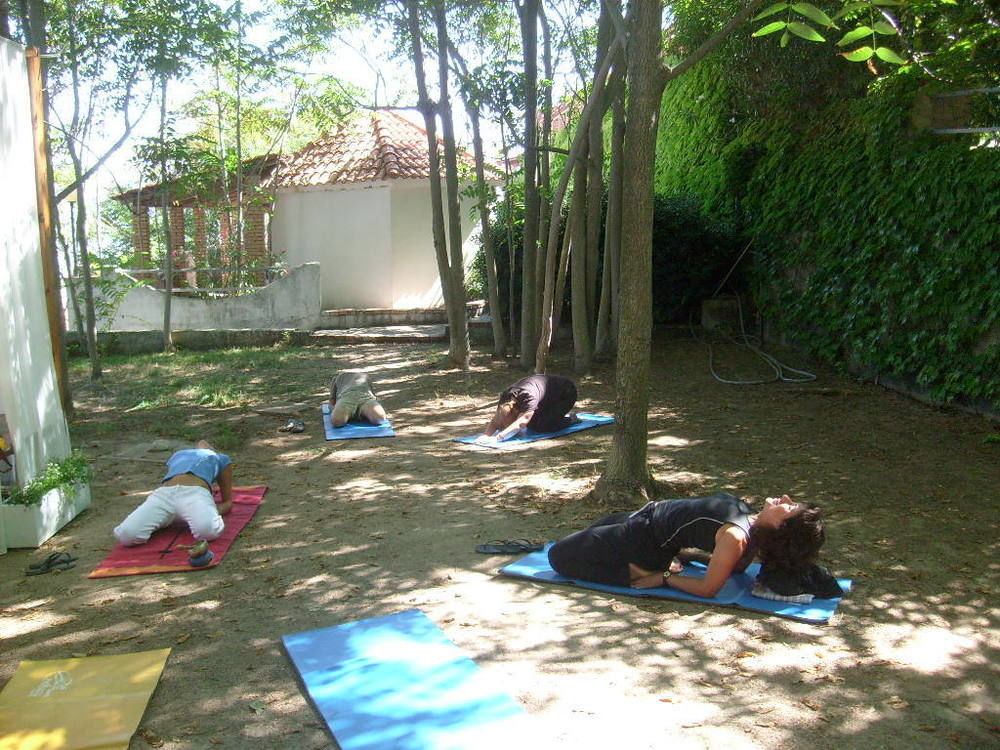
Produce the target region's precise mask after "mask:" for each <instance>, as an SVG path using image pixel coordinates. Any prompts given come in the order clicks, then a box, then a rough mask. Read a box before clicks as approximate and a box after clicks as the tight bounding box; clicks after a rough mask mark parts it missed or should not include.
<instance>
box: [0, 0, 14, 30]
mask: <svg viewBox="0 0 1000 750" xmlns="http://www.w3.org/2000/svg"><path fill="white" fill-rule="evenodd" d="M0 36H2V37H3V38H4V39H11V38H12V37H11V35H10V2H9V1H8V0H0Z"/></svg>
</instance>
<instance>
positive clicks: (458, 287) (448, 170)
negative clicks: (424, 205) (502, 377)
mask: <svg viewBox="0 0 1000 750" xmlns="http://www.w3.org/2000/svg"><path fill="white" fill-rule="evenodd" d="M434 22H435V25H436V27H437V42H438V49H437V55H438V96H439V101H438V111H439V113H440V115H441V135H442V138H443V140H444V170H445V187H446V189H447V196H448V240H449V244H450V246H451V247H450V250H451V274H450V276H449V282H450V283H451V288H452V306H453V307H454V310H453V311H452V313H451V314H450V315H449V316H448V317H449V319H453V320H454V324H453V325H449V326H448V332H449V336H448V347H449V355H450V357H451V360H452V362H454V363H455V364H456V365H458V366H459V367H461V368H463V369H467V368H468V366H469V320H468V315H467V314H466V310H465V258H464V256H463V253H462V207H461V202H460V199H459V196H458V157H457V155H456V153H457V149H456V147H455V123H454V120H453V119H452V112H451V96H450V94H449V86H448V46H449V45H448V24H447V18H446V16H445V10H444V5H443V4H442V3H441V2H437V3H435V4H434Z"/></svg>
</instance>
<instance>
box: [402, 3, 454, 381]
mask: <svg viewBox="0 0 1000 750" xmlns="http://www.w3.org/2000/svg"><path fill="white" fill-rule="evenodd" d="M406 7H407V25H408V30H409V33H410V54H411V60H412V62H413V69H414V72H415V73H416V79H417V98H418V107H419V109H420V112H421V114H422V115H423V117H424V131H425V132H426V133H427V160H428V163H429V166H430V176H429V180H430V189H431V230H432V232H433V238H434V256H435V258H436V259H437V264H438V276H439V277H440V279H441V294H442V296H443V297H444V304H445V312H446V314H447V317H448V331H449V339H452V340H453V337H454V336H455V335H456V332H457V331H459V330H460V328H461V327H462V326H463V325H464V322H465V309H464V307H465V305H464V304H463V301H462V300H461V298H459V300H457V304H456V300H455V299H454V297H455V294H454V288H453V286H452V284H451V282H450V279H451V268H450V265H449V259H448V244H447V238H446V233H445V221H444V198H443V197H442V195H441V157H440V154H439V152H438V139H437V122H436V118H435V112H434V104H433V103H432V102H431V100H430V97H429V96H428V94H427V77H426V74H425V73H424V52H423V44H422V43H421V31H420V15H419V7H418V4H417V0H408V2H407V4H406ZM459 306H461V307H462V311H461V321H459V320H457V319H456V318H457V316H456V314H455V310H456V308H457V307H459ZM465 331H466V341H468V328H467V327H466V328H465ZM454 349H455V347H454V345H453V344H452V343H451V342H449V356H451V354H452V351H453V350H454ZM465 362H466V363H468V353H466V355H465ZM456 364H460V363H459V362H456Z"/></svg>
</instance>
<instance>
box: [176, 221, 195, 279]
mask: <svg viewBox="0 0 1000 750" xmlns="http://www.w3.org/2000/svg"><path fill="white" fill-rule="evenodd" d="M170 244H171V245H172V246H173V251H174V268H190V267H191V266H192V265H194V262H193V260H192V258H191V257H190V255H189V251H188V248H186V247H185V244H184V208H183V207H182V206H171V207H170ZM195 284H197V280H196V279H195V278H194V274H193V273H192V272H185V273H178V274H174V283H173V286H175V287H178V286H194V285H195Z"/></svg>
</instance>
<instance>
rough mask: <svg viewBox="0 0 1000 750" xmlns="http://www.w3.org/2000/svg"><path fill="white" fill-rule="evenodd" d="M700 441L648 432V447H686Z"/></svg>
mask: <svg viewBox="0 0 1000 750" xmlns="http://www.w3.org/2000/svg"><path fill="white" fill-rule="evenodd" d="M701 442H702V441H700V440H689V439H687V438H682V437H677V436H676V435H657V434H656V433H655V432H650V434H649V441H648V444H649V447H650V448H687V447H688V446H691V445H698V444H700V443H701Z"/></svg>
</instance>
